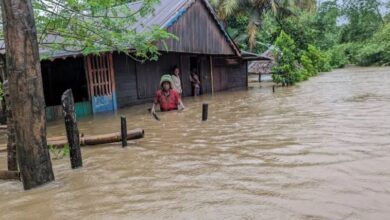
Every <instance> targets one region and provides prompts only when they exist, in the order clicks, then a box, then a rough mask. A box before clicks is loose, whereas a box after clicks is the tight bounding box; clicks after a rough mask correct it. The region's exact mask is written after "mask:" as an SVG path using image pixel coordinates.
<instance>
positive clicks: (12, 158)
mask: <svg viewBox="0 0 390 220" xmlns="http://www.w3.org/2000/svg"><path fill="white" fill-rule="evenodd" d="M3 89H4V99H5V101H6V102H7V104H6V114H7V135H8V141H7V162H8V170H9V171H17V170H18V165H17V161H16V144H15V126H14V121H13V117H12V112H11V108H10V106H11V100H10V97H9V85H8V80H6V81H5V83H4V84H3Z"/></svg>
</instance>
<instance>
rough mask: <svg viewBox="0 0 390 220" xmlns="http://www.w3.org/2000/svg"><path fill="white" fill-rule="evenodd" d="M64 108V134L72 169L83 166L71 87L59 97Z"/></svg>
mask: <svg viewBox="0 0 390 220" xmlns="http://www.w3.org/2000/svg"><path fill="white" fill-rule="evenodd" d="M61 101H62V108H63V110H64V119H65V128H66V135H67V138H68V143H69V153H70V163H71V166H72V169H76V168H79V167H82V166H83V160H82V157H81V150H80V135H79V128H78V127H77V120H76V113H75V111H74V99H73V93H72V90H71V89H68V90H66V91H65V92H64V94H62V97H61Z"/></svg>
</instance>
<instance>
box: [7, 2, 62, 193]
mask: <svg viewBox="0 0 390 220" xmlns="http://www.w3.org/2000/svg"><path fill="white" fill-rule="evenodd" d="M0 4H1V11H2V13H1V15H2V18H3V20H2V21H3V30H4V42H5V48H6V52H5V54H6V67H7V75H8V82H9V94H10V99H11V111H12V117H13V121H14V123H13V125H14V126H15V127H14V128H15V143H16V154H17V161H18V165H19V170H20V175H21V178H22V181H23V187H24V189H25V190H28V189H32V188H35V187H38V186H41V185H43V184H46V183H48V182H51V181H53V180H54V173H53V168H52V164H51V159H50V153H49V148H48V147H47V142H46V115H45V97H44V95H43V84H42V74H41V65H40V58H39V50H38V40H37V31H36V28H35V21H34V13H33V7H32V1H31V0H12V1H7V0H1V1H0Z"/></svg>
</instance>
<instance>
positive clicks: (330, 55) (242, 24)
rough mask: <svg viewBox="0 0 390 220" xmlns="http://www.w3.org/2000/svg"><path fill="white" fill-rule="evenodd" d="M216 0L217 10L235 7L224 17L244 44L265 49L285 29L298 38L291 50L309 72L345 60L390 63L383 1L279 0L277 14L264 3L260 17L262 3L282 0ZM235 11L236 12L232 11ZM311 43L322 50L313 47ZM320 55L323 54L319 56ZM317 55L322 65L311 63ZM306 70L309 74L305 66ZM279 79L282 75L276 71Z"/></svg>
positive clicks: (389, 18) (389, 20)
mask: <svg viewBox="0 0 390 220" xmlns="http://www.w3.org/2000/svg"><path fill="white" fill-rule="evenodd" d="M214 2H217V3H218V4H217V5H216V7H217V10H218V9H219V7H222V6H221V5H224V7H227V6H229V7H233V6H234V7H236V8H235V9H234V10H227V11H224V12H229V13H230V14H229V15H228V16H225V20H224V22H225V24H226V25H227V27H228V32H229V33H230V34H231V35H232V36H233V38H234V40H235V41H236V42H237V44H238V45H239V46H240V47H241V48H242V49H244V50H251V49H252V50H253V52H256V53H262V52H264V51H266V50H267V49H268V48H269V47H270V46H271V45H273V44H276V42H275V40H276V38H277V37H278V36H279V34H280V33H281V32H282V31H283V32H284V33H287V34H288V35H289V36H290V37H291V38H292V40H293V41H294V42H295V48H294V49H293V50H292V51H294V53H295V54H297V56H298V59H297V60H296V63H298V62H299V63H300V64H301V65H302V66H303V67H304V69H305V70H306V71H307V72H309V73H310V74H312V73H313V72H315V71H320V72H321V71H328V70H330V69H331V67H343V66H345V65H346V64H358V65H390V64H389V52H388V51H390V48H389V42H390V40H389V39H388V36H390V32H389V23H390V13H389V12H390V10H387V14H384V12H385V11H383V6H384V5H383V1H382V6H381V1H379V0H359V1H350V0H343V1H340V0H325V1H321V4H320V5H319V7H318V8H317V10H308V8H307V7H305V6H304V4H303V5H302V2H300V1H292V2H293V3H292V4H290V3H287V2H286V1H279V2H278V3H279V4H281V5H279V6H280V7H278V8H277V10H279V12H278V13H274V11H273V10H271V9H270V8H261V10H260V13H261V16H259V11H256V10H259V7H258V6H259V5H262V4H263V3H266V2H268V3H270V2H277V1H259V2H256V3H253V4H252V5H251V4H244V2H247V1H240V3H238V2H237V0H232V1H230V0H214ZM232 2H236V3H237V4H236V3H234V4H231V3H232ZM283 2H284V3H283ZM222 3H223V4H222ZM255 5H257V6H256V7H255ZM271 5H272V4H270V5H269V6H270V7H271ZM387 7H388V9H390V3H387ZM271 8H272V7H271ZM225 9H226V8H225ZM268 9H270V10H268ZM254 11H255V12H254ZM233 14H234V15H235V16H231V15H233ZM259 18H260V19H259ZM254 21H256V22H255V24H256V25H257V31H256V33H255V34H253V31H254V29H253V28H249V27H253V25H252V26H251V24H253V22H254ZM253 40H254V41H253ZM310 45H311V46H313V47H315V48H317V50H319V51H313V50H312V49H313V47H311V48H310ZM311 50H312V51H311ZM303 51H306V54H304V52H303ZM307 53H309V54H307ZM315 54H317V55H318V54H319V55H321V56H320V57H315ZM313 56H314V57H313ZM316 60H319V62H320V64H316V63H310V62H315V61H316ZM324 60H328V62H325V61H324ZM321 62H322V63H323V64H321ZM318 65H319V66H318ZM280 71H281V70H280ZM300 71H301V70H300ZM301 72H302V75H307V74H305V73H304V72H305V71H301ZM303 78H306V77H303ZM275 81H280V82H282V81H283V80H281V79H280V78H279V77H278V76H275Z"/></svg>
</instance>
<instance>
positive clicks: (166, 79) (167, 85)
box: [160, 74, 172, 91]
mask: <svg viewBox="0 0 390 220" xmlns="http://www.w3.org/2000/svg"><path fill="white" fill-rule="evenodd" d="M160 86H161V89H162V90H164V91H168V90H170V89H172V77H171V76H170V75H168V74H166V75H163V76H162V77H161V80H160Z"/></svg>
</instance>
